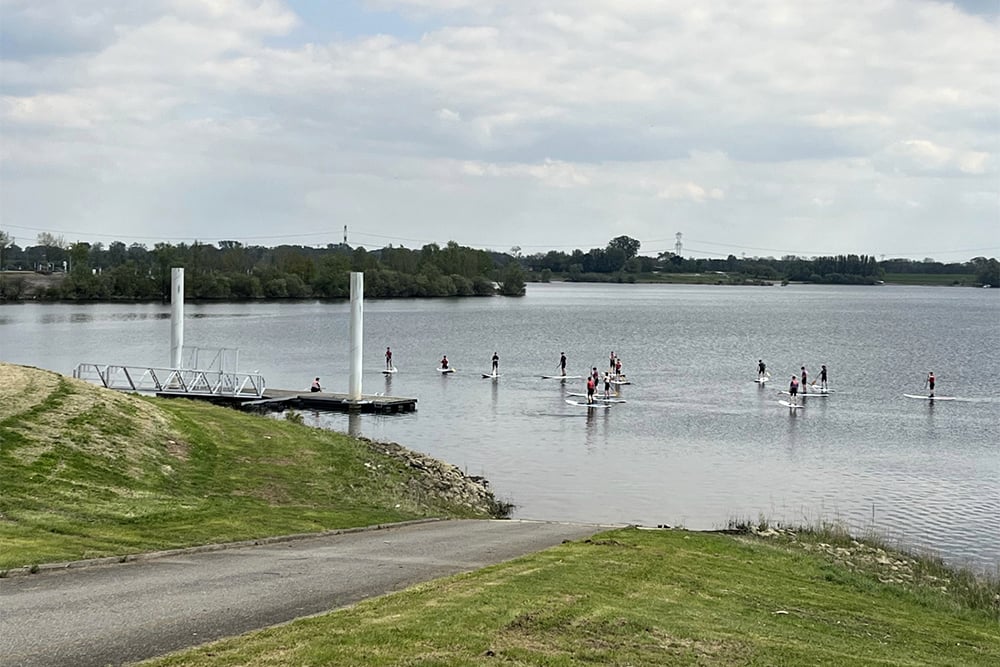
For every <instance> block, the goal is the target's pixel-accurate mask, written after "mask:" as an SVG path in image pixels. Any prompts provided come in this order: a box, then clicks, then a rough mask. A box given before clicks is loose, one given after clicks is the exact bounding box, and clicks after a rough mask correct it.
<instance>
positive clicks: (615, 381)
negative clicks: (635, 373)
mask: <svg viewBox="0 0 1000 667" xmlns="http://www.w3.org/2000/svg"><path fill="white" fill-rule="evenodd" d="M611 384H615V385H619V386H620V385H623V384H632V383H631V382H630V381H628V380H611Z"/></svg>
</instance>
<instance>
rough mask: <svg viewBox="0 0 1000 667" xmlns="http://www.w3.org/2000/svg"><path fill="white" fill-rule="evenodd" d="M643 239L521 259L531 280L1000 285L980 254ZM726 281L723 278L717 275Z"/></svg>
mask: <svg viewBox="0 0 1000 667" xmlns="http://www.w3.org/2000/svg"><path fill="white" fill-rule="evenodd" d="M638 251H639V242H638V241H636V240H635V239H630V238H629V237H627V236H622V237H618V238H616V239H612V240H611V242H610V243H609V244H608V246H607V247H605V248H593V249H591V250H589V251H587V252H584V251H583V250H574V251H573V252H571V253H565V252H561V251H558V250H550V251H548V252H546V253H538V254H534V255H530V256H528V257H524V258H522V263H523V264H524V267H525V268H526V269H527V270H528V271H529V275H531V276H532V278H533V279H538V280H542V281H545V280H551V279H562V280H570V281H579V282H640V281H643V280H647V279H651V278H655V276H656V275H658V274H659V275H662V274H716V275H720V276H721V275H724V276H725V282H748V281H749V282H753V281H761V282H765V281H766V282H771V281H779V280H780V281H798V282H812V283H828V284H875V283H878V282H879V281H882V280H884V279H885V278H886V277H887V276H890V277H891V274H907V275H927V276H939V275H952V274H954V275H968V276H974V278H975V281H976V282H978V283H979V284H983V285H993V286H997V285H1000V262H997V260H996V259H987V258H985V257H976V258H974V259H972V260H969V261H968V262H955V263H941V262H936V261H934V260H933V259H924V260H920V261H917V260H910V259H898V258H897V259H886V260H882V261H879V260H877V259H876V258H875V257H874V256H872V255H836V256H829V257H811V258H806V257H797V256H794V255H786V256H784V257H781V258H780V259H776V258H773V257H753V258H746V257H744V258H739V257H736V256H735V255H729V256H728V257H726V258H725V259H708V258H705V259H695V258H690V257H688V258H685V257H682V256H681V255H677V254H675V253H672V252H665V253H661V254H659V255H657V256H656V257H644V256H641V255H639V254H638ZM719 280H720V281H722V278H720V279H719Z"/></svg>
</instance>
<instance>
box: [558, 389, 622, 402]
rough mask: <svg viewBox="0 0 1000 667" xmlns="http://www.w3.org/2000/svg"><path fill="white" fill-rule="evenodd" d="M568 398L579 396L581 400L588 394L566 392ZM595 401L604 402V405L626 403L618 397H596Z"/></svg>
mask: <svg viewBox="0 0 1000 667" xmlns="http://www.w3.org/2000/svg"><path fill="white" fill-rule="evenodd" d="M566 395H567V396H579V397H580V398H587V395H586V394H580V393H577V392H575V391H568V392H566ZM594 400H595V401H603V402H604V403H624V402H625V399H624V398H618V397H617V396H612V397H611V398H604V397H603V396H596V395H595V396H594Z"/></svg>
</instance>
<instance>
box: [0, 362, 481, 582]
mask: <svg viewBox="0 0 1000 667" xmlns="http://www.w3.org/2000/svg"><path fill="white" fill-rule="evenodd" d="M0 470H2V471H3V474H2V476H0V544H2V545H3V548H2V549H0V572H2V570H4V569H9V568H12V567H23V566H26V565H32V564H36V563H44V562H57V561H65V560H76V559H81V558H94V557H98V556H109V555H124V554H129V553H136V552H144V551H152V550H157V549H165V548H173V547H181V546H190V545H195V544H205V543H212V542H225V541H234V540H242V539H251V538H256V537H263V536H271V535H281V534H288V533H297V532H308V531H319V530H326V529H333V528H346V527H353V526H364V525H373V524H378V523H386V522H393V521H400V520H406V519H413V518H419V517H427V516H471V515H474V513H473V512H472V511H470V510H469V509H468V508H464V507H460V506H455V505H452V504H450V503H448V502H447V501H445V500H443V499H441V498H439V497H436V496H433V495H430V494H427V493H426V492H423V491H418V490H416V489H417V485H414V484H411V483H410V482H411V481H412V477H413V476H414V475H416V474H419V473H417V472H415V471H413V470H411V469H410V468H409V467H408V466H406V464H405V463H403V462H401V461H399V460H397V459H393V458H389V457H386V456H382V455H380V454H378V453H376V452H374V451H372V449H371V448H369V447H368V446H367V445H366V444H365V443H363V442H361V441H358V440H355V439H353V438H350V437H348V436H345V435H341V434H337V433H332V432H328V431H321V430H318V429H312V428H308V427H304V426H300V425H297V424H294V423H291V422H287V421H277V420H274V419H269V418H265V417H259V416H254V415H247V414H243V413H240V412H236V411H234V410H229V409H226V408H219V407H215V406H211V405H209V404H206V403H199V402H192V401H179V400H178V401H172V400H156V399H148V398H142V397H139V396H135V395H126V394H120V393H117V392H113V391H108V390H105V389H101V388H97V387H94V386H91V385H89V384H86V383H83V382H79V381H76V380H73V379H70V378H66V377H63V376H61V375H58V374H56V373H51V372H48V371H41V370H38V369H30V368H24V367H21V366H14V365H11V364H3V363H0Z"/></svg>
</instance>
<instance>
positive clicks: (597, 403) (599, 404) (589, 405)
mask: <svg viewBox="0 0 1000 667" xmlns="http://www.w3.org/2000/svg"><path fill="white" fill-rule="evenodd" d="M566 402H567V403H569V404H570V405H582V406H583V407H585V408H610V407H611V404H610V403H605V402H604V401H595V402H594V403H588V402H587V401H571V400H569V399H568V398H567V399H566Z"/></svg>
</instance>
